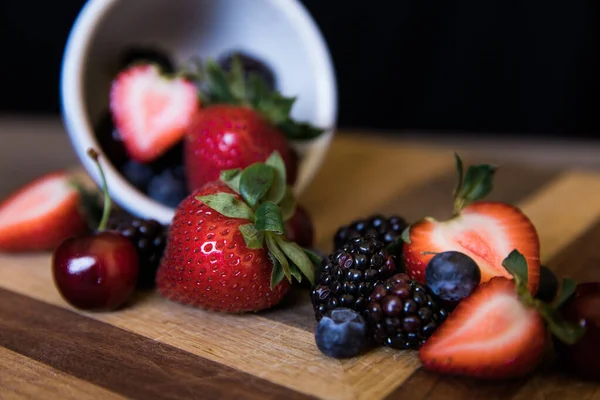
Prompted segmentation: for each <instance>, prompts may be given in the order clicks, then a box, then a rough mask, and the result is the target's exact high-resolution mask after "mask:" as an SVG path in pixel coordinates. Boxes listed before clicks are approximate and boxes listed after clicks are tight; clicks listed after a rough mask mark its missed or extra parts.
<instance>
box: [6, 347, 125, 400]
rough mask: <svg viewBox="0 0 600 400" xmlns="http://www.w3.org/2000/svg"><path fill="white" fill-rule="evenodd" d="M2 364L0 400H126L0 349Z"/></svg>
mask: <svg viewBox="0 0 600 400" xmlns="http://www.w3.org/2000/svg"><path fill="white" fill-rule="evenodd" d="M0 360H2V362H1V363H0V388H1V389H0V399H12V400H25V399H41V398H55V399H56V398H60V399H64V400H96V399H105V400H124V399H125V397H123V396H120V395H118V394H116V393H113V392H110V391H108V390H106V389H103V388H100V387H98V386H95V385H93V384H92V383H89V382H86V381H84V380H80V379H77V378H75V377H74V376H72V375H69V374H66V373H63V372H61V371H58V370H56V369H54V368H52V367H50V366H48V365H44V364H42V363H40V362H37V361H35V360H33V359H31V358H28V357H26V356H23V355H20V354H17V353H14V352H12V351H10V350H8V349H6V348H2V347H0Z"/></svg>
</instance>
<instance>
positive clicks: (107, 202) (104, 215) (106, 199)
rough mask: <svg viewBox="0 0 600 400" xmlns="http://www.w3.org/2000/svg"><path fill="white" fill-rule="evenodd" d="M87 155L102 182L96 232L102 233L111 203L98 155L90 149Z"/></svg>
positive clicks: (106, 222)
mask: <svg viewBox="0 0 600 400" xmlns="http://www.w3.org/2000/svg"><path fill="white" fill-rule="evenodd" d="M87 154H88V156H89V157H90V158H91V159H92V160H94V162H95V163H96V166H97V167H98V171H100V178H101V180H102V191H103V193H104V209H103V210H102V219H101V220H100V224H99V225H98V231H103V230H105V229H106V225H107V224H108V218H109V217H110V208H111V205H112V203H111V200H110V195H109V194H108V185H107V183H106V176H105V175H104V170H103V169H102V165H100V161H99V159H100V155H99V154H98V152H97V151H96V150H94V149H92V148H90V149H88V151H87Z"/></svg>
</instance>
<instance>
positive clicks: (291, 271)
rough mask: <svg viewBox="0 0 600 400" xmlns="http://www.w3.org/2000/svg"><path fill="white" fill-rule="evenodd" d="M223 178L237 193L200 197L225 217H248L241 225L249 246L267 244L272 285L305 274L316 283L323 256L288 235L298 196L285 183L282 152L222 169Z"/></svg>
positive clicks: (260, 246)
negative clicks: (235, 166)
mask: <svg viewBox="0 0 600 400" xmlns="http://www.w3.org/2000/svg"><path fill="white" fill-rule="evenodd" d="M220 179H221V181H222V182H224V183H225V184H226V185H227V186H228V187H229V188H230V189H231V190H233V191H234V192H235V194H233V193H215V194H210V195H205V196H199V197H197V199H198V200H199V201H201V202H203V203H204V204H206V205H207V206H209V207H210V208H212V209H214V210H215V211H218V212H219V213H221V214H223V215H224V216H226V217H229V218H240V219H245V220H248V221H249V222H248V223H247V224H244V225H240V227H239V229H240V232H241V234H242V236H243V238H244V241H245V243H246V246H247V247H248V248H249V249H261V248H263V246H264V245H265V244H266V246H267V249H268V251H269V257H270V258H271V261H272V262H273V272H272V274H271V287H272V288H273V287H275V286H276V285H277V284H279V283H280V282H281V281H282V280H283V279H284V278H286V279H287V280H288V281H289V282H292V278H294V279H296V280H297V281H298V282H301V281H302V279H303V277H305V278H306V279H308V281H309V282H310V283H311V284H314V281H315V268H316V267H317V265H318V264H319V262H320V258H319V257H318V256H317V255H316V254H314V253H313V252H311V251H310V250H308V249H304V248H302V247H300V246H299V245H298V244H296V243H294V242H290V241H289V240H287V238H286V237H285V222H286V221H287V220H289V219H290V218H291V217H292V216H293V215H294V212H295V210H296V199H295V198H294V195H293V192H292V189H291V187H290V186H289V185H287V184H286V181H285V179H286V168H285V164H284V162H283V159H282V158H281V155H280V154H279V153H278V152H273V154H271V156H269V158H268V159H267V160H266V162H264V163H254V164H252V165H250V166H248V167H247V168H245V169H243V170H242V169H240V168H236V169H231V170H226V171H222V172H221V176H220Z"/></svg>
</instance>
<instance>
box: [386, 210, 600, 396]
mask: <svg viewBox="0 0 600 400" xmlns="http://www.w3.org/2000/svg"><path fill="white" fill-rule="evenodd" d="M598 243H600V220H599V221H596V222H595V223H594V225H593V226H592V227H591V228H589V229H588V230H587V231H586V232H584V233H583V234H582V235H580V236H579V237H578V238H576V239H575V240H574V241H573V242H572V243H571V244H570V245H569V246H567V247H566V248H565V249H563V250H562V251H561V252H560V253H558V254H557V255H556V257H554V258H553V259H552V260H551V261H550V262H549V263H548V267H549V268H551V269H552V270H553V271H554V272H556V273H557V275H558V276H559V277H563V276H569V277H571V278H574V279H576V280H577V281H579V282H584V281H598V280H600V268H598V265H600V255H596V256H595V257H594V256H593V255H594V254H596V253H597V252H596V251H595V249H596V248H597V247H598ZM590 255H592V256H590ZM548 361H549V362H548V363H544V364H545V365H544V366H543V368H542V369H541V370H540V371H538V374H536V375H535V376H534V377H533V378H532V379H535V380H536V383H531V382H530V381H528V380H526V379H519V380H516V381H511V382H508V381H506V382H501V383H499V384H495V383H489V382H482V381H477V380H474V379H467V378H451V377H447V376H440V375H436V374H432V373H429V372H427V371H425V370H423V369H420V370H418V371H417V372H415V373H414V374H413V375H412V376H411V377H410V378H409V379H408V380H407V381H406V382H404V384H402V385H401V386H399V387H398V388H397V389H396V390H395V391H394V392H392V393H391V394H390V395H389V396H388V398H387V399H388V400H395V399H398V400H399V399H407V398H410V399H411V400H425V399H427V400H438V399H440V400H442V399H444V400H446V399H480V398H481V399H485V400H495V399H506V398H514V399H515V400H516V399H522V398H525V396H524V394H525V392H526V391H525V392H523V393H521V391H522V390H523V388H526V387H527V386H528V385H530V384H534V385H536V390H535V393H536V395H538V396H539V395H540V393H539V392H540V390H543V391H547V392H548V395H549V396H550V395H551V394H552V392H554V394H556V391H560V392H564V393H577V389H578V388H579V387H582V383H581V382H580V381H576V380H571V379H568V378H567V375H566V374H564V373H561V372H560V368H559V366H558V363H557V362H556V361H555V360H554V362H552V361H553V360H548ZM582 393H588V392H585V391H582ZM513 396H514V397H513ZM543 398H546V397H543ZM556 398H561V397H560V396H557V397H556ZM574 398H576V397H574Z"/></svg>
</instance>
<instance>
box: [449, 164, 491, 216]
mask: <svg viewBox="0 0 600 400" xmlns="http://www.w3.org/2000/svg"><path fill="white" fill-rule="evenodd" d="M454 158H455V160H456V171H457V173H458V184H457V185H456V188H455V189H454V215H455V216H456V215H458V214H460V212H461V211H462V209H463V208H465V207H466V206H468V205H469V204H471V203H473V202H475V201H478V200H481V199H483V198H484V197H485V196H487V195H488V194H489V193H490V192H491V191H492V189H493V182H494V174H495V173H496V170H497V167H496V166H494V165H489V164H479V165H471V166H469V167H468V168H467V171H466V172H464V174H463V171H464V167H463V162H462V160H461V158H460V157H459V155H458V154H456V153H454Z"/></svg>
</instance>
